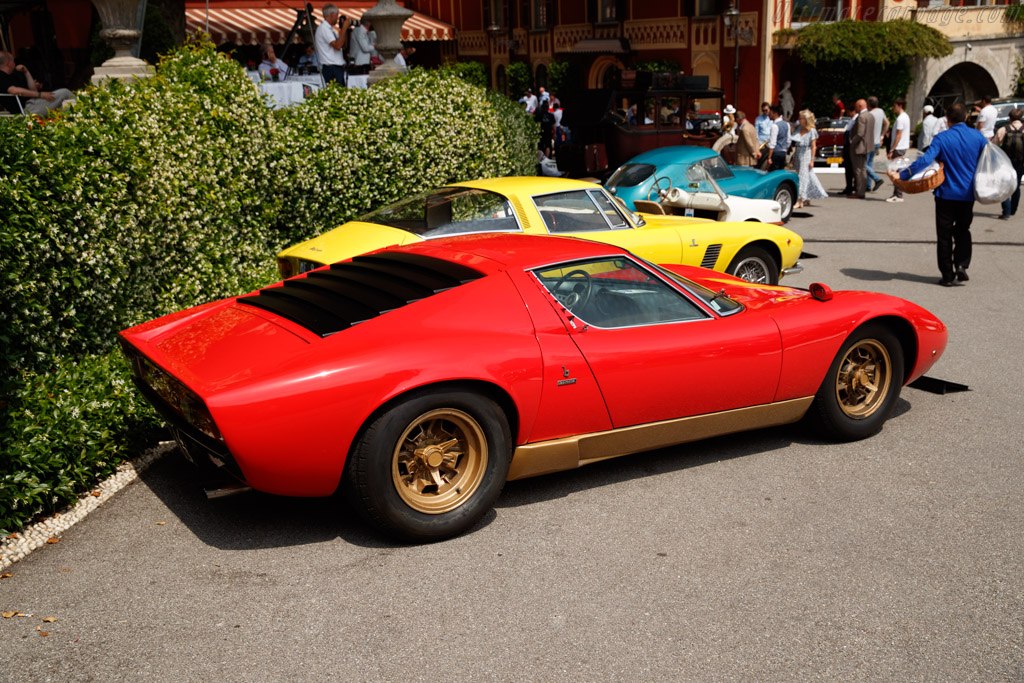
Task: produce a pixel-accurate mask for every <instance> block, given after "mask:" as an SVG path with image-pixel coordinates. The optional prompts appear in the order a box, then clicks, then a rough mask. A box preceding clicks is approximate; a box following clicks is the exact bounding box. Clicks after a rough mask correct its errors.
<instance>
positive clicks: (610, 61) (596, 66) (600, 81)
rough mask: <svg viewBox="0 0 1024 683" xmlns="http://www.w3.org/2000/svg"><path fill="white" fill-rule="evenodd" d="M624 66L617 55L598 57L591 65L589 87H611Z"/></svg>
mask: <svg viewBox="0 0 1024 683" xmlns="http://www.w3.org/2000/svg"><path fill="white" fill-rule="evenodd" d="M623 68H624V67H623V66H622V62H620V61H619V60H618V59H616V58H615V57H612V56H610V55H604V56H601V57H598V58H597V59H595V60H594V63H593V64H592V65H591V66H590V73H589V75H588V77H587V87H588V88H592V89H596V88H607V87H609V85H610V84H611V82H612V80H613V78H614V77H615V74H616V73H617V72H619V71H621V70H622V69H623Z"/></svg>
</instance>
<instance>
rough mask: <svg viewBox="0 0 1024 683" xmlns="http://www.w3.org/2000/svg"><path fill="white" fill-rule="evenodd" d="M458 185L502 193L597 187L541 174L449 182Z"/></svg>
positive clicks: (529, 192) (558, 190)
mask: <svg viewBox="0 0 1024 683" xmlns="http://www.w3.org/2000/svg"><path fill="white" fill-rule="evenodd" d="M450 185H455V186H458V187H472V188H475V189H478V190H491V191H492V192H499V193H501V194H504V195H513V194H514V195H535V194H544V193H545V192H560V191H565V190H579V189H585V188H594V187H599V186H598V185H595V184H594V183H588V182H587V181H585V180H572V179H571V178H547V177H542V176H515V177H511V178H482V179H480V180H467V181H465V182H461V183H450Z"/></svg>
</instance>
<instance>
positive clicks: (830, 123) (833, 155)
mask: <svg viewBox="0 0 1024 683" xmlns="http://www.w3.org/2000/svg"><path fill="white" fill-rule="evenodd" d="M849 123H850V117H848V116H843V117H842V118H838V119H828V118H822V119H818V120H817V121H816V122H815V123H814V127H815V128H817V129H818V148H817V151H816V152H815V154H814V165H815V166H831V165H832V164H842V163H843V136H844V135H845V134H846V126H847V124H849Z"/></svg>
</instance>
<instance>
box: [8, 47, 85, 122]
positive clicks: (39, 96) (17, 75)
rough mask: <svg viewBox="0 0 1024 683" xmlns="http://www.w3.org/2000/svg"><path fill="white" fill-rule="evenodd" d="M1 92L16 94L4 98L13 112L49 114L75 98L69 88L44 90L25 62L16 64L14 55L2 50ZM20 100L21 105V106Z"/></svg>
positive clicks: (37, 114)
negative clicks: (14, 96)
mask: <svg viewBox="0 0 1024 683" xmlns="http://www.w3.org/2000/svg"><path fill="white" fill-rule="evenodd" d="M0 93H4V94H7V95H16V96H17V98H18V99H17V100H15V98H13V97H5V98H3V105H4V107H6V109H7V111H9V112H11V113H12V114H20V113H21V112H22V110H24V111H25V113H27V114H35V115H36V116H47V115H48V114H49V113H50V112H51V111H53V110H55V109H60V108H61V107H63V106H64V103H65V102H66V101H67V100H73V99H74V98H75V93H73V92H71V91H70V90H68V89H67V88H58V89H56V90H43V86H42V84H40V83H38V82H37V81H36V79H34V78H32V74H31V73H30V72H29V70H28V68H27V67H26V66H25V65H24V64H18V65H15V64H14V55H12V54H11V53H10V52H4V51H0ZM19 101H20V105H21V106H20V107H19Z"/></svg>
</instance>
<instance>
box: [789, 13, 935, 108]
mask: <svg viewBox="0 0 1024 683" xmlns="http://www.w3.org/2000/svg"><path fill="white" fill-rule="evenodd" d="M786 35H787V36H788V35H789V34H786ZM795 40H796V44H795V47H794V52H795V54H796V55H797V56H798V57H799V58H800V60H801V61H802V62H803V63H804V64H805V65H806V66H807V88H806V95H805V100H804V102H803V103H802V105H803V106H805V107H808V108H810V109H811V110H812V111H814V112H816V113H818V114H819V115H825V114H827V113H829V112H830V111H831V109H832V100H831V96H832V94H833V93H838V94H840V95H841V96H844V101H845V100H846V99H849V98H852V97H864V96H866V95H869V94H873V95H877V96H878V98H879V100H880V101H881V102H882V103H883V104H888V103H891V102H892V101H893V99H895V98H897V97H902V96H904V95H905V94H906V92H907V89H908V88H909V87H910V83H911V81H912V80H913V78H912V76H911V68H910V61H911V59H914V58H922V57H944V56H946V55H948V54H951V53H952V51H953V48H952V46H951V45H950V44H949V41H948V40H947V39H946V37H945V36H943V35H942V33H940V32H939V31H937V30H935V29H934V28H931V27H930V26H925V25H924V24H919V23H916V22H913V21H909V20H905V19H899V20H895V21H855V20H852V19H848V20H844V21H839V22H831V23H829V22H821V23H813V24H810V25H808V26H805V27H803V28H801V29H799V30H797V31H796V32H795Z"/></svg>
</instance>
